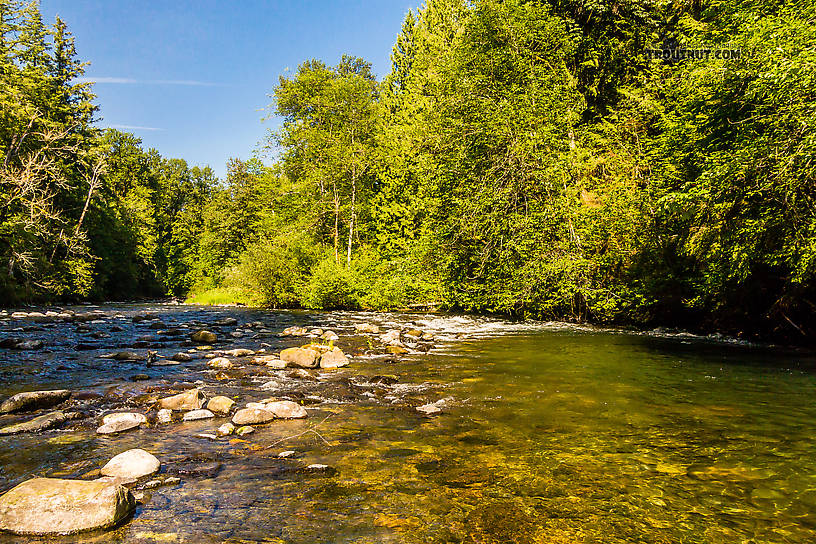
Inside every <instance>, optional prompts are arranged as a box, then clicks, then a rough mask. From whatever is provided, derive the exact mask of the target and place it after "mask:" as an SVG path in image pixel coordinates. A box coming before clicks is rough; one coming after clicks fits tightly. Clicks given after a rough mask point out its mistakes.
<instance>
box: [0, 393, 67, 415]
mask: <svg viewBox="0 0 816 544" xmlns="http://www.w3.org/2000/svg"><path fill="white" fill-rule="evenodd" d="M70 396H71V392H70V391H68V390H67V389H54V390H51V391H29V392H26V393H17V394H16V395H12V396H11V397H9V398H7V399H6V400H5V401H4V402H3V404H0V414H8V413H11V412H22V411H25V410H34V409H36V408H49V407H51V406H56V405H57V404H59V403H61V402H63V401H65V400H67V399H68V397H70Z"/></svg>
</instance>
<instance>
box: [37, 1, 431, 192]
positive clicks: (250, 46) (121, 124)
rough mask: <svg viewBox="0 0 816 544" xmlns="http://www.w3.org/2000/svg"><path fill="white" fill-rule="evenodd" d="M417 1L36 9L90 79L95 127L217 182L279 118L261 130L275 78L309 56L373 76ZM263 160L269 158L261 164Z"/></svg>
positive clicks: (384, 68) (45, 4)
mask: <svg viewBox="0 0 816 544" xmlns="http://www.w3.org/2000/svg"><path fill="white" fill-rule="evenodd" d="M418 3H419V0H357V1H340V0H334V1H333V0H286V1H282V0H280V1H276V0H268V1H261V0H239V1H234V2H232V1H226V0H223V1H215V0H195V1H193V0H150V1H146V0H93V1H92V0H41V10H42V13H43V17H44V19H45V20H46V21H48V22H49V23H50V22H53V19H54V16H55V15H59V16H60V17H61V18H62V19H64V20H65V21H66V23H67V24H68V28H69V30H70V31H71V32H72V33H73V34H74V36H75V38H76V44H77V51H78V53H79V57H80V59H82V60H84V61H89V62H90V63H91V64H90V66H88V67H87V69H86V76H88V77H89V78H91V79H93V80H96V81H97V83H96V85H94V92H95V94H96V95H97V104H99V106H100V107H101V111H100V117H102V120H101V121H100V122H99V126H100V127H114V128H119V129H121V130H126V131H129V132H133V133H134V134H136V135H137V136H138V137H140V138H141V139H142V141H143V143H144V145H145V147H146V148H147V147H155V148H156V149H158V150H159V151H160V152H161V153H162V155H164V156H166V157H178V158H183V159H186V160H187V162H188V163H190V165H207V164H208V165H210V166H211V167H212V168H213V169H214V170H215V171H216V173H217V174H218V175H219V176H223V174H224V172H225V165H226V162H227V159H229V158H230V157H240V158H244V159H245V158H249V157H250V156H251V154H252V152H253V151H254V150H255V149H256V148H257V146H258V143H259V142H260V141H261V140H262V139H263V138H264V137H265V135H266V133H267V131H268V130H269V129H270V128H274V127H275V126H276V125H277V121H276V120H270V121H267V122H261V118H262V117H265V116H266V115H268V114H269V113H270V112H269V111H264V108H266V107H267V106H268V105H269V104H270V102H271V99H270V98H269V96H268V95H269V94H270V93H271V92H272V90H273V88H274V86H275V85H276V83H277V81H278V76H280V75H285V74H286V73H287V72H286V71H287V70H289V73H291V71H293V70H294V69H296V68H297V66H298V65H299V64H300V63H301V62H303V61H304V60H306V59H310V58H318V59H321V60H323V61H325V62H327V63H329V64H336V63H337V62H338V61H339V60H340V56H341V55H342V54H343V53H349V54H352V55H356V56H360V57H363V58H365V59H366V60H368V61H369V62H371V63H372V64H373V65H374V72H375V73H376V74H377V76H378V77H379V78H382V77H383V76H384V75H385V74H386V73H388V71H389V62H390V61H389V55H390V54H391V47H392V45H393V44H394V41H395V39H396V36H397V33H398V32H399V30H400V27H401V25H402V20H403V18H404V16H405V14H406V12H407V11H408V9H410V8H413V7H416V5H417V4H418ZM267 162H268V160H267Z"/></svg>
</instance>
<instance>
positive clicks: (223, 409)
mask: <svg viewBox="0 0 816 544" xmlns="http://www.w3.org/2000/svg"><path fill="white" fill-rule="evenodd" d="M234 404H235V401H234V400H232V399H231V398H229V397H224V396H222V395H218V396H217V397H213V398H211V399H210V400H209V402H207V410H210V411H211V412H215V413H216V414H224V415H226V414H229V413H230V410H232V406H233V405H234Z"/></svg>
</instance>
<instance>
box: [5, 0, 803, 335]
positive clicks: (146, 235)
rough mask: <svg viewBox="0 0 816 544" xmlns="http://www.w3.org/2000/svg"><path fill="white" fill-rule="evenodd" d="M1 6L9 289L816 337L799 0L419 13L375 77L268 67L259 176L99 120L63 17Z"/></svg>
mask: <svg viewBox="0 0 816 544" xmlns="http://www.w3.org/2000/svg"><path fill="white" fill-rule="evenodd" d="M0 6H2V7H3V12H2V14H3V16H2V17H1V18H0V34H2V38H3V39H2V41H0V44H2V48H0V63H2V66H0V74H1V75H2V78H3V81H2V82H3V85H2V86H0V104H2V106H3V107H2V109H0V152H2V153H3V156H4V157H6V159H5V163H4V166H3V170H2V173H3V176H2V178H0V179H1V180H2V184H0V196H1V197H2V198H3V201H4V202H6V204H4V206H3V208H2V209H0V234H2V237H0V262H2V263H3V265H4V266H5V267H6V270H5V273H4V274H0V295H2V296H4V297H7V298H10V297H16V298H31V297H34V296H37V295H40V296H42V295H46V296H51V297H53V296H59V295H61V294H68V293H76V294H79V295H83V296H87V295H93V296H99V297H106V296H110V295H111V294H116V295H117V296H133V295H137V294H160V293H173V294H183V293H187V292H193V293H197V295H196V297H195V300H197V301H201V300H204V301H209V302H226V301H243V302H249V303H254V304H263V305H268V306H274V307H298V306H299V307H306V308H367V309H368V308H370V309H388V308H403V307H409V306H411V305H414V304H418V305H442V306H443V307H446V308H455V309H463V310H470V311H480V312H495V313H502V314H507V315H514V316H523V317H540V318H548V319H574V320H591V321H596V322H610V323H615V322H618V323H636V324H657V323H663V324H670V325H686V326H692V327H697V328H701V329H707V330H710V329H717V330H723V331H727V332H730V333H737V334H746V335H767V336H774V337H777V338H783V339H793V338H797V337H801V338H805V337H807V336H808V335H812V334H813V333H814V332H816V331H815V330H814V329H813V325H812V322H813V320H812V318H811V317H812V312H813V308H814V307H816V303H814V300H816V298H814V297H816V292H814V291H816V288H815V287H814V277H815V276H816V211H815V210H816V179H814V171H816V170H814V168H813V164H812V162H813V156H814V155H816V148H815V147H814V144H816V135H815V134H816V132H815V131H814V127H816V106H814V105H815V104H816V80H815V79H814V75H813V74H814V73H816V70H814V67H816V53H814V49H813V43H814V41H815V40H816V34H815V32H816V31H814V29H813V20H814V19H816V8H814V6H812V5H811V4H809V3H807V2H805V1H804V0H787V1H785V2H781V3H779V2H771V1H770V0H760V1H757V2H737V1H735V0H718V1H716V2H710V3H707V4H704V3H701V2H690V3H681V4H667V3H664V2H656V1H654V0H617V1H614V2H601V1H598V0H544V1H540V2H529V1H524V0H476V1H472V2H471V1H467V2H466V1H465V0H428V1H427V2H426V3H425V4H424V5H423V6H422V7H421V8H420V9H418V10H415V11H411V12H409V13H408V14H407V16H406V18H405V21H404V24H403V26H402V29H401V31H400V33H399V35H398V36H397V37H396V43H395V45H394V49H393V53H392V56H391V61H392V67H391V73H390V74H388V75H387V76H386V77H385V78H384V79H383V81H382V82H380V83H378V82H377V81H376V80H375V78H374V76H373V75H372V73H371V67H370V65H369V64H368V63H366V62H365V61H364V60H362V59H359V58H355V57H349V56H343V57H342V59H341V60H340V62H339V63H338V64H337V65H336V66H330V65H328V64H325V63H323V62H321V61H319V60H310V61H307V62H304V63H303V64H302V65H301V66H300V67H299V68H298V70H297V71H296V73H295V74H294V75H292V76H291V77H288V78H287V77H282V78H281V79H280V81H279V85H278V86H277V87H276V89H275V90H274V97H275V104H274V111H275V112H276V113H277V114H278V115H280V116H281V117H282V118H283V124H282V126H281V127H280V129H279V130H277V131H275V132H273V133H271V134H270V137H269V140H268V146H267V148H268V149H270V150H275V151H276V152H278V155H277V157H276V161H275V163H274V164H273V165H272V166H271V167H266V166H264V165H263V164H262V163H261V162H260V161H259V160H258V159H253V160H250V161H240V160H233V161H231V162H230V164H229V165H228V175H227V178H226V179H225V180H224V181H223V182H218V181H217V180H215V178H214V177H213V175H212V172H210V171H209V170H208V169H197V168H189V167H188V166H187V165H186V163H184V161H181V160H174V159H164V158H162V157H161V156H160V155H159V154H158V153H157V152H156V151H154V150H150V151H144V150H143V149H142V148H141V143H140V142H139V141H138V139H136V138H134V137H133V136H131V135H127V134H123V133H119V132H116V131H107V132H105V133H103V134H99V133H97V132H96V131H94V130H93V129H92V120H93V114H94V111H95V106H94V105H93V103H92V98H93V97H92V95H90V92H89V89H88V88H87V85H75V84H73V83H72V81H74V78H76V76H78V75H81V74H82V67H83V65H82V64H81V63H79V62H78V61H77V60H76V58H75V57H76V52H75V50H74V46H73V40H72V38H71V37H70V34H68V32H67V30H66V29H65V25H64V24H63V23H62V22H61V21H59V20H57V22H56V23H55V25H54V26H53V27H51V28H49V27H47V26H45V25H44V24H43V23H42V21H41V20H40V18H39V12H38V10H37V9H36V5H34V4H28V5H25V6H23V5H21V4H19V3H17V2H10V1H8V0H0ZM660 46H665V47H690V48H695V47H706V48H712V49H716V48H724V49H739V50H741V52H742V56H741V57H740V58H738V59H722V58H714V57H711V58H709V59H705V60H699V59H698V60H685V61H671V62H665V61H662V60H650V59H649V58H648V57H647V55H645V54H644V48H646V47H660ZM6 263H7V264H6ZM803 335H804V336H803Z"/></svg>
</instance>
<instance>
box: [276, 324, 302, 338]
mask: <svg viewBox="0 0 816 544" xmlns="http://www.w3.org/2000/svg"><path fill="white" fill-rule="evenodd" d="M307 334H308V332H307V331H306V328H305V327H298V326H295V325H293V326H291V327H286V328H285V329H283V331H281V336H306V335H307Z"/></svg>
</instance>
